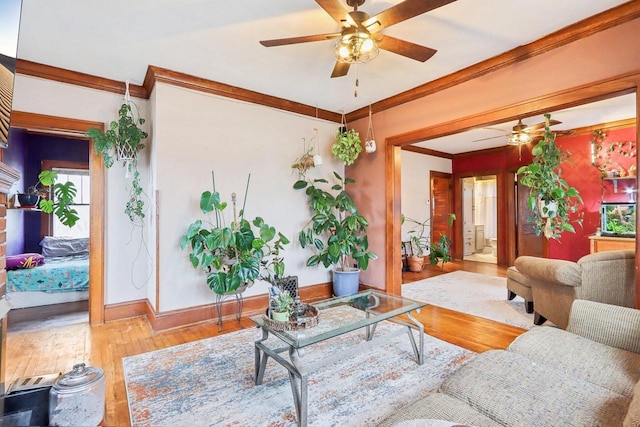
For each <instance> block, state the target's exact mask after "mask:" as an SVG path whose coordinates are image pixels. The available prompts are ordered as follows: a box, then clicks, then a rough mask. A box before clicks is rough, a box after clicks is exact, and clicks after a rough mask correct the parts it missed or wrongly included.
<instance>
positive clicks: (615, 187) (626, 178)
mask: <svg viewBox="0 0 640 427" xmlns="http://www.w3.org/2000/svg"><path fill="white" fill-rule="evenodd" d="M636 179H637V177H635V176H619V177H615V178H602V181H611V182H613V192H614V193H617V192H618V181H631V180H634V181H635V180H636Z"/></svg>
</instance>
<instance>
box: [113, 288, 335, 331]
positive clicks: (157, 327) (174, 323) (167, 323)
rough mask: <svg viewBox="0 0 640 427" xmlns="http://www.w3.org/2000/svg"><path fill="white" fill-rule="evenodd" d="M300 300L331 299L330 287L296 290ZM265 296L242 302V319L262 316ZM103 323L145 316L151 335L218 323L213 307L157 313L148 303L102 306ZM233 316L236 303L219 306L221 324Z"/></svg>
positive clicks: (255, 296) (215, 310)
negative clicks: (156, 332)
mask: <svg viewBox="0 0 640 427" xmlns="http://www.w3.org/2000/svg"><path fill="white" fill-rule="evenodd" d="M299 292H300V299H302V300H303V301H308V302H313V301H319V300H323V299H326V298H329V297H331V283H320V284H317V285H311V286H304V287H302V288H300V289H299ZM267 301H268V296H267V295H266V294H264V295H254V296H251V297H247V298H244V299H243V310H242V315H243V316H245V317H246V316H253V315H255V314H260V313H263V312H264V310H265V309H266V307H267ZM104 312H105V313H104V317H105V321H106V322H109V321H114V320H119V319H126V318H129V317H137V316H144V315H146V316H147V319H148V320H149V323H150V324H151V327H152V328H153V330H154V331H162V330H166V329H171V328H178V327H182V326H187V325H191V324H195V323H200V322H206V321H211V320H214V321H217V319H218V310H217V309H216V305H215V304H205V305H200V306H196V307H189V308H183V309H179V310H172V311H166V312H160V313H157V312H156V311H155V310H154V309H153V306H152V305H151V303H150V302H149V300H148V299H143V300H137V301H130V302H125V303H118V304H111V305H107V306H105V310H104ZM235 316H236V300H235V298H232V297H230V298H228V299H227V300H226V301H224V302H223V304H222V321H223V322H224V321H226V320H229V319H234V318H235Z"/></svg>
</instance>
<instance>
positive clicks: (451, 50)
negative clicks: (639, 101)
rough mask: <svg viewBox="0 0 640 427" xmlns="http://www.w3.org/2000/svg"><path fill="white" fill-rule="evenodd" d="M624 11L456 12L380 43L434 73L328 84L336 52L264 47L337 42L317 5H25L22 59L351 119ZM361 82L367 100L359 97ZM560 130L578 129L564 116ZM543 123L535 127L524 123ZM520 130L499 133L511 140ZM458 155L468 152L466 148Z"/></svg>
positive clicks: (372, 6) (378, 62) (575, 6)
mask: <svg viewBox="0 0 640 427" xmlns="http://www.w3.org/2000/svg"><path fill="white" fill-rule="evenodd" d="M3 1H4V0H3ZM626 1H627V0H517V1H514V0H482V1H480V0H457V1H455V2H453V3H451V4H448V5H445V6H442V7H440V8H437V9H435V10H433V11H430V12H427V13H425V14H423V15H420V16H417V17H415V18H412V19H410V20H407V21H404V22H401V23H398V24H396V25H393V26H391V27H389V28H386V29H384V30H383V31H382V33H383V34H388V35H390V36H394V37H396V38H400V39H404V40H407V41H410V42H413V43H417V44H421V45H424V46H428V47H431V48H434V49H437V50H438V52H437V53H436V54H435V55H434V56H433V57H432V58H431V59H429V60H428V61H426V62H424V63H422V62H417V61H414V60H411V59H407V58H405V57H402V56H399V55H396V54H394V53H390V52H387V51H381V53H380V54H379V56H378V57H377V58H375V59H374V60H373V61H371V62H369V63H367V64H362V65H359V66H358V67H357V70H356V69H354V68H356V67H353V66H352V67H351V70H350V71H349V74H348V75H347V76H345V77H340V78H335V79H331V78H330V77H329V76H330V74H331V71H332V69H333V66H334V63H335V59H334V58H333V55H332V52H333V42H332V41H320V42H312V43H305V44H297V45H289V46H278V47H270V48H267V47H264V46H262V45H260V44H259V43H258V42H259V41H260V40H265V39H275V38H287V37H294V36H302V35H311V34H323V33H331V32H336V31H339V29H340V28H339V26H338V24H336V22H335V21H334V20H333V19H332V18H331V17H330V16H329V15H328V14H327V13H326V12H325V11H324V10H323V9H322V8H321V7H320V6H319V5H318V4H317V3H316V2H315V1H313V0H234V1H231V2H226V1H225V2H223V1H220V0H218V1H214V0H106V1H105V0H23V6H22V19H21V24H20V35H19V41H18V52H17V54H18V58H22V59H26V60H30V61H34V62H38V63H42V64H47V65H51V66H55V67H60V68H63V69H68V70H74V71H79V72H83V73H87V74H91V75H95V76H100V77H105V78H109V79H114V80H118V81H123V82H124V81H130V82H131V83H133V84H142V82H143V80H144V76H145V73H146V70H147V67H148V66H149V65H155V66H159V67H163V68H168V69H171V70H175V71H179V72H183V73H187V74H191V75H195V76H198V77H203V78H206V79H210V80H214V81H217V82H221V83H225V84H229V85H232V86H237V87H240V88H244V89H249V90H253V91H257V92H260V93H264V94H267V95H272V96H276V97H280V98H284V99H287V100H291V101H296V102H300V103H303V104H307V105H311V106H315V107H318V108H321V109H325V110H329V111H334V112H340V111H344V112H351V111H354V110H356V109H359V108H362V107H366V106H367V105H369V104H371V103H374V102H377V101H380V100H383V99H386V98H388V97H391V96H393V95H395V94H398V93H400V92H403V91H406V90H409V89H412V88H414V87H416V86H419V85H422V84H424V83H427V82H429V81H432V80H434V79H437V78H439V77H442V76H445V75H448V74H451V73H453V72H455V71H457V70H459V69H462V68H465V67H467V66H470V65H472V64H475V63H478V62H480V61H483V60H485V59H488V58H491V57H493V56H496V55H498V54H501V53H503V52H505V51H508V50H510V49H513V48H515V47H517V46H519V45H523V44H526V43H529V42H531V41H534V40H537V39H539V38H541V37H544V36H545V35H547V34H549V33H552V32H554V31H556V30H559V29H561V28H564V27H566V26H568V25H570V24H572V23H575V22H577V21H580V20H582V19H584V18H587V17H589V16H592V15H594V14H597V13H600V12H602V11H605V10H607V9H610V8H612V7H614V6H617V5H619V4H622V3H625V2H626ZM400 2H401V0H367V1H366V2H365V4H364V5H363V6H362V7H361V8H360V10H363V11H365V12H367V13H369V14H370V15H375V14H377V13H379V12H381V11H383V10H385V9H387V8H389V7H391V6H394V5H396V4H398V3H400ZM344 4H345V10H347V9H348V7H347V6H346V2H344ZM356 71H357V77H358V79H359V88H358V97H354V95H353V94H354V88H355V79H356ZM555 118H557V119H558V120H561V121H563V122H564V123H566V124H567V125H569V126H572V127H575V126H576V125H575V124H573V123H569V119H568V118H567V119H565V118H560V117H559V113H558V115H557V116H556V115H554V119H555ZM627 118H628V117H627ZM540 121H541V118H540V117H537V118H531V119H530V120H529V119H528V118H527V120H525V123H530V122H531V123H538V122H540ZM514 124H515V123H506V124H504V125H503V126H497V127H504V128H505V129H507V130H508V129H510V128H511V127H512V126H513V125H514ZM480 132H484V131H478V134H477V135H476V134H473V136H471V135H469V136H465V138H466V139H468V138H472V139H479V138H482V137H486V136H482V135H485V133H480ZM486 135H487V136H491V135H489V134H486ZM432 144H433V142H429V143H428V144H426V146H430V145H432ZM421 145H422V144H421ZM496 145H503V143H502V141H499V140H498V141H493V140H491V141H487V142H485V143H476V144H474V145H473V146H472V147H473V148H471V149H474V150H475V149H482V148H488V147H491V146H496ZM452 146H453V147H456V148H455V149H456V150H460V151H468V150H469V146H468V145H465V144H464V143H459V144H458V143H456V144H452ZM440 149H442V147H440ZM443 151H447V150H443Z"/></svg>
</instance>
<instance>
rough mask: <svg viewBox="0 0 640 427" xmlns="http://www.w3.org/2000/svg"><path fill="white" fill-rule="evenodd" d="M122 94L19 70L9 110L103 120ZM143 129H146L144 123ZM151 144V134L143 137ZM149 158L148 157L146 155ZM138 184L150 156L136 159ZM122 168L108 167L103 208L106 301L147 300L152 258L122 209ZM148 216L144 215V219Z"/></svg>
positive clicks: (142, 103) (143, 110) (113, 114)
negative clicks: (36, 75) (24, 73)
mask: <svg viewBox="0 0 640 427" xmlns="http://www.w3.org/2000/svg"><path fill="white" fill-rule="evenodd" d="M122 101H123V97H122V96H121V95H117V94H113V93H108V92H104V91H99V90H93V89H88V88H83V87H79V86H74V85H69V84H64V83H58V82H55V81H51V80H45V79H39V78H34V77H29V76H24V75H21V74H18V75H16V80H15V86H14V97H13V110H15V111H24V112H29V113H37V114H46V115H51V116H59V117H66V118H72V119H80V120H90V121H97V122H105V123H106V124H108V122H110V121H111V120H115V119H117V111H118V109H119V107H120V105H121V104H122ZM135 102H136V104H137V105H138V106H139V108H140V114H141V115H142V116H143V117H147V110H148V101H146V100H140V99H136V100H135ZM145 129H149V125H148V123H147V124H146V125H145ZM147 141H148V143H151V137H150V138H149V139H148V140H147ZM147 156H148V155H147ZM139 169H140V173H141V175H142V185H143V187H144V188H150V186H149V185H150V183H149V179H148V178H149V167H148V157H146V156H144V155H143V157H142V158H141V159H140V161H139ZM125 187H126V181H125V179H124V170H123V168H122V167H121V166H120V165H118V164H116V165H114V166H113V167H112V168H111V169H107V174H106V188H105V189H104V190H105V200H106V212H105V222H104V224H105V304H115V303H119V302H124V301H132V300H137V299H141V298H146V296H147V293H148V287H149V284H150V283H152V282H149V281H147V278H148V277H149V272H153V270H154V268H155V267H154V266H153V262H154V260H153V259H152V258H150V257H148V256H147V254H146V252H145V251H146V249H145V248H144V246H142V243H144V241H146V239H147V238H148V236H147V235H146V233H147V232H148V231H149V227H148V226H147V227H146V229H145V231H144V233H143V234H141V233H140V231H139V230H136V229H132V226H131V224H130V223H129V218H128V217H127V216H126V215H125V213H124V204H125V200H126V196H127V194H128V193H127V191H126V190H125ZM147 219H148V217H147Z"/></svg>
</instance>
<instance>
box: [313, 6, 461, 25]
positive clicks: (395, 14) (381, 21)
mask: <svg viewBox="0 0 640 427" xmlns="http://www.w3.org/2000/svg"><path fill="white" fill-rule="evenodd" d="M316 1H318V0H316ZM454 1H456V0H405V1H403V2H402V3H398V4H397V5H395V6H391V7H390V8H389V9H386V10H384V11H382V12H380V13H379V14H377V15H375V16H372V17H371V18H369V19H367V20H366V21H364V22H363V23H362V25H363V26H364V27H365V28H367V29H368V30H369V31H371V32H378V31H380V30H381V29H383V28H387V27H390V26H392V25H394V24H397V23H398V22H402V21H406V20H407V19H409V18H413V17H414V16H418V15H422V14H423V13H425V12H429V11H430V10H433V9H437V8H439V7H441V6H444V5H447V4H449V3H453V2H454ZM318 3H320V1H318ZM321 6H322V5H321Z"/></svg>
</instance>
